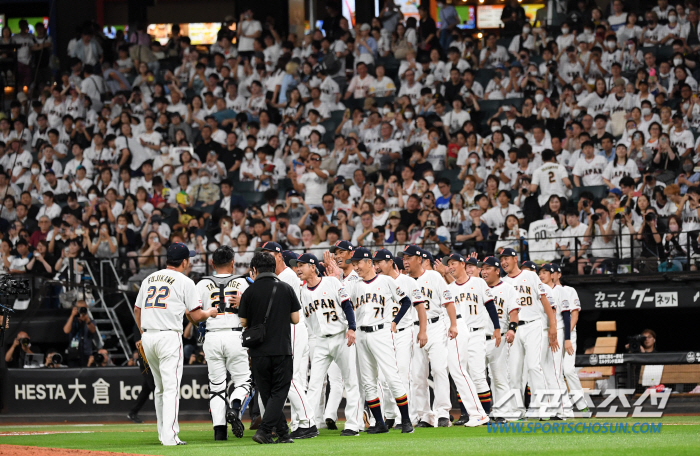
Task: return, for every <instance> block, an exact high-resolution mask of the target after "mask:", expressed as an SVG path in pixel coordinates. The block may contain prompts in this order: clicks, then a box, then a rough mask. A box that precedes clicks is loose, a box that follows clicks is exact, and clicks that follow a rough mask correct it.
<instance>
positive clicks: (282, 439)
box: [275, 434, 294, 443]
mask: <svg viewBox="0 0 700 456" xmlns="http://www.w3.org/2000/svg"><path fill="white" fill-rule="evenodd" d="M275 443H294V440H292V439H291V438H289V434H285V435H281V436H279V437H278V438H277V441H276V442H275Z"/></svg>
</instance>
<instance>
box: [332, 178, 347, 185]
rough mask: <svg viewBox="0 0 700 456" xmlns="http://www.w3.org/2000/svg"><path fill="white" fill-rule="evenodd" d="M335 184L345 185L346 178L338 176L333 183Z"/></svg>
mask: <svg viewBox="0 0 700 456" xmlns="http://www.w3.org/2000/svg"><path fill="white" fill-rule="evenodd" d="M333 184H335V185H337V184H343V185H344V184H345V177H344V176H336V177H335V180H334V181H333Z"/></svg>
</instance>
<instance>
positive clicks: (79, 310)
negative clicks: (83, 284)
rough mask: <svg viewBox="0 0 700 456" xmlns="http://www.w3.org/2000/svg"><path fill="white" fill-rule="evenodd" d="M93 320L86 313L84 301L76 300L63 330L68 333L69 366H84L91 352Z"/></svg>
mask: <svg viewBox="0 0 700 456" xmlns="http://www.w3.org/2000/svg"><path fill="white" fill-rule="evenodd" d="M95 331H96V328H95V322H94V321H93V320H92V318H90V315H89V314H88V307H87V304H86V303H85V301H78V302H77V303H76V304H75V307H73V310H72V311H71V314H70V316H69V317H68V320H67V321H66V324H65V325H63V332H64V333H66V334H68V335H69V339H70V346H69V349H68V353H69V356H68V359H67V361H68V366H69V367H86V366H87V365H88V362H89V360H90V359H91V358H93V356H92V352H93V335H94V334H95Z"/></svg>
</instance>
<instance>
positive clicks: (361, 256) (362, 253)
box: [345, 247, 372, 264]
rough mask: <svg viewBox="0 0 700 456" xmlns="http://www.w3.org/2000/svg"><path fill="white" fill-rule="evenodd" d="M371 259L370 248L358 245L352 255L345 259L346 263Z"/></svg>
mask: <svg viewBox="0 0 700 456" xmlns="http://www.w3.org/2000/svg"><path fill="white" fill-rule="evenodd" d="M371 259H372V253H371V252H370V251H369V249H366V248H364V247H358V248H357V249H355V250H353V251H352V257H351V258H350V259H349V260H345V264H351V263H352V262H353V261H360V260H371Z"/></svg>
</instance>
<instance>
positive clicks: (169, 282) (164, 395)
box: [134, 242, 218, 445]
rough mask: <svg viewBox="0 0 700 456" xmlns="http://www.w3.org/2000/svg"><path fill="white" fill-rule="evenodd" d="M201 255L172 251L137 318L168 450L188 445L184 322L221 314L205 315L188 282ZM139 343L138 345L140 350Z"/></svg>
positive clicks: (144, 294)
mask: <svg viewBox="0 0 700 456" xmlns="http://www.w3.org/2000/svg"><path fill="white" fill-rule="evenodd" d="M195 255H196V252H194V251H191V250H190V249H189V248H188V247H187V246H186V245H185V244H182V243H179V242H178V243H175V244H172V245H171V246H170V247H168V257H167V267H166V269H163V270H160V271H157V272H154V273H153V274H151V275H149V276H148V277H146V279H145V280H144V281H143V282H142V284H141V290H139V294H138V297H137V298H136V305H135V308H134V318H135V320H136V324H137V325H138V327H139V331H141V334H142V337H141V342H140V343H142V344H143V350H144V352H145V353H146V358H147V359H148V361H149V363H150V367H151V371H152V372H153V380H154V381H155V385H156V389H155V392H154V399H155V405H156V417H157V421H158V439H159V440H160V442H161V443H162V444H163V445H185V444H186V442H183V441H182V440H180V439H179V438H178V436H177V434H178V432H179V425H178V421H177V415H178V410H179V407H180V401H179V389H180V381H181V380H182V365H183V359H182V358H183V356H182V317H183V315H184V314H185V313H186V314H187V318H188V319H189V320H190V321H191V322H192V323H193V324H196V323H198V322H200V321H205V320H207V319H208V318H210V317H216V315H217V313H218V309H217V308H211V309H209V310H207V311H203V310H202V303H201V301H200V299H199V295H198V294H197V290H196V288H195V285H194V282H193V281H192V279H190V278H189V277H187V275H186V273H188V272H189V271H190V269H191V263H190V258H191V257H193V256H195ZM138 343H139V342H137V344H138Z"/></svg>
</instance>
